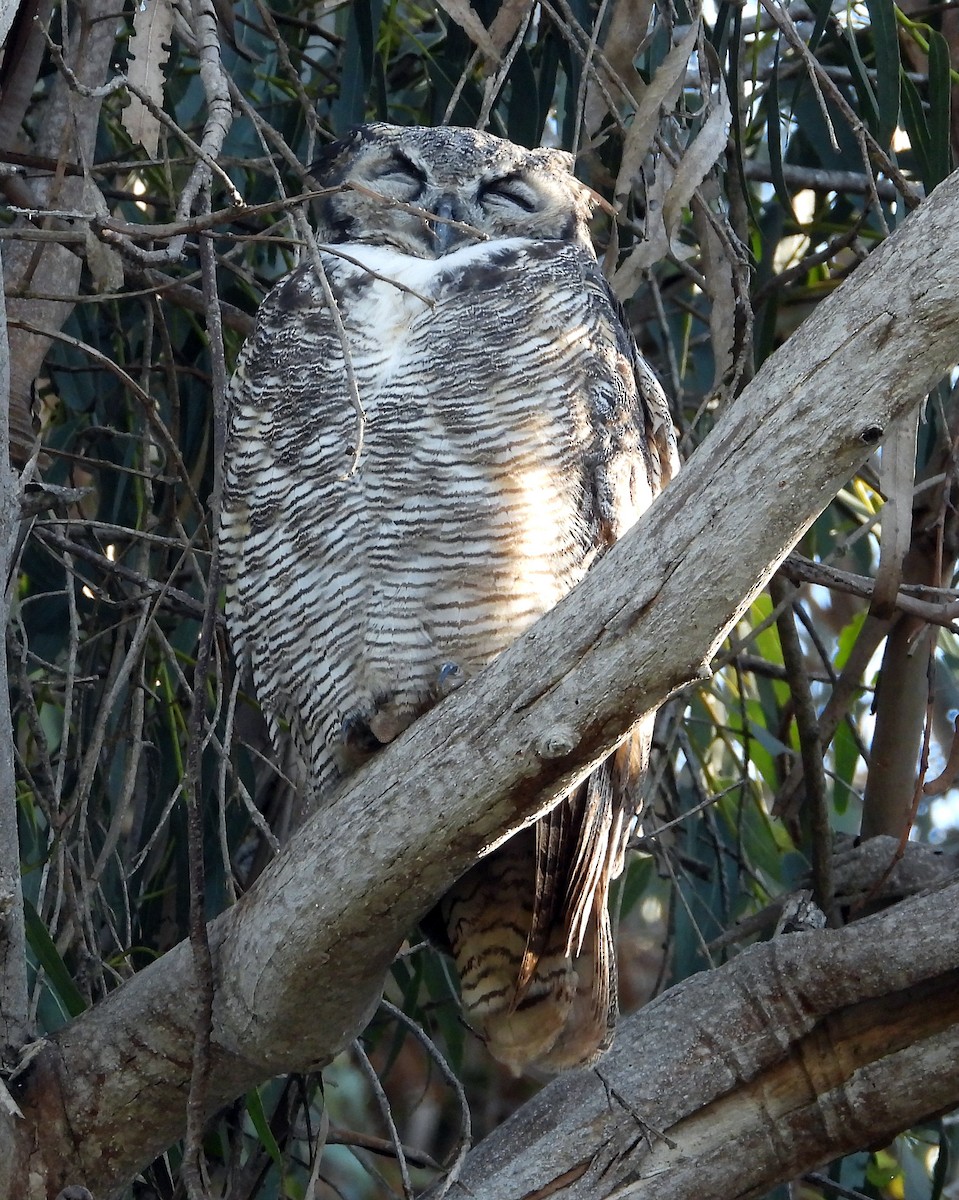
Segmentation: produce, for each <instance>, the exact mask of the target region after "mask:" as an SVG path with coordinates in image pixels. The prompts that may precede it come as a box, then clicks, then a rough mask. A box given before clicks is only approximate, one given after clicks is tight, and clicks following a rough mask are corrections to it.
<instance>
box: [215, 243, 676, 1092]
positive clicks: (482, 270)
mask: <svg viewBox="0 0 959 1200" xmlns="http://www.w3.org/2000/svg"><path fill="white" fill-rule="evenodd" d="M341 248H342V250H343V251H344V252H345V253H346V254H348V255H349V256H350V258H351V259H353V260H355V261H348V260H347V259H346V258H340V257H338V256H337V255H336V254H335V253H332V252H330V253H324V255H323V262H324V266H325V269H326V272H327V277H328V280H329V283H330V286H331V288H332V291H333V294H334V295H335V297H336V300H337V306H338V309H339V314H340V318H341V320H342V323H343V326H344V329H345V333H346V343H347V345H348V347H349V354H350V357H351V361H352V366H353V370H354V373H355V378H356V383H357V388H358V392H359V397H360V401H361V403H362V406H363V410H364V412H365V420H364V427H363V448H362V453H361V454H360V457H359V462H358V464H357V468H356V470H355V471H353V472H351V465H352V463H353V459H354V450H355V447H356V445H357V438H358V433H359V429H358V417H357V413H356V411H355V408H354V404H353V402H352V400H351V396H350V392H349V388H348V386H347V382H346V379H347V375H346V368H345V358H344V346H343V344H342V340H341V337H340V335H339V333H338V332H337V329H336V327H335V324H334V322H333V320H332V319H331V316H330V313H329V311H328V310H327V306H326V304H325V301H324V293H323V289H322V287H321V285H320V283H319V281H318V279H317V278H316V275H315V272H314V269H313V267H312V266H311V265H307V266H304V267H301V268H299V269H298V270H296V271H294V272H293V273H292V274H290V275H289V276H287V278H286V279H285V280H283V281H282V282H281V283H280V284H279V285H278V286H277V287H276V288H275V289H274V290H273V292H272V293H271V294H270V295H269V296H268V297H267V299H266V300H265V302H264V303H263V305H262V307H261V309H260V313H259V315H258V319H257V325H256V330H255V333H254V335H253V337H252V338H251V340H250V341H249V343H248V344H247V346H246V347H245V349H244V352H243V354H242V356H241V360H240V362H239V364H238V367H237V371H236V375H235V377H234V380H233V384H232V390H231V418H230V430H229V435H228V445H227V462H226V472H225V495H224V505H223V516H222V523H221V531H220V539H221V542H220V544H221V556H222V564H223V570H224V573H225V579H226V595H227V619H228V623H229V627H230V631H231V635H232V638H233V643H234V648H235V651H236V654H237V658H238V660H239V661H241V662H242V663H245V664H247V665H248V666H249V668H250V670H251V671H252V676H253V680H254V683H255V686H256V690H257V693H258V696H259V699H260V702H261V704H262V707H263V711H264V713H265V714H266V716H267V720H268V722H269V724H270V728H271V732H272V735H273V737H274V738H275V739H276V740H277V741H278V742H279V741H280V740H281V738H282V736H283V734H282V726H283V725H284V724H285V725H288V726H289V729H290V731H291V733H292V736H293V738H294V741H295V744H296V747H297V749H298V751H299V754H300V755H301V756H302V758H303V760H304V762H305V763H306V765H307V768H308V774H309V776H310V779H311V783H312V792H313V796H312V799H313V801H316V800H321V799H322V797H323V795H324V794H325V793H326V792H328V790H329V789H330V788H331V787H332V786H333V785H334V784H335V782H336V780H337V779H338V778H340V777H342V776H343V775H345V774H346V773H348V772H349V771H350V770H351V769H353V768H354V767H355V766H356V765H357V764H358V763H359V762H361V761H363V759H364V758H365V757H366V756H367V755H368V754H370V753H371V752H372V751H374V750H375V748H376V747H377V746H379V745H382V744H384V743H387V742H389V741H391V740H392V739H393V738H394V737H395V736H396V735H397V734H398V733H399V732H400V731H401V730H402V729H403V728H405V727H406V726H407V725H408V724H409V723H410V722H411V721H412V720H414V719H415V718H416V717H417V716H418V715H419V714H421V713H422V712H423V711H425V710H426V709H427V708H429V707H430V706H431V705H432V704H433V703H435V702H436V701H437V700H438V699H439V698H440V697H441V696H442V695H444V694H445V693H446V692H447V691H449V690H450V688H451V687H453V686H458V685H459V684H461V683H462V682H463V681H465V680H466V679H468V678H470V677H471V676H473V675H475V674H476V673H478V672H479V671H480V670H481V669H482V668H483V667H484V666H485V665H486V664H487V663H489V662H490V660H491V659H492V658H494V657H495V656H496V655H497V654H499V653H500V651H502V650H503V649H504V648H505V647H506V646H508V645H509V644H510V643H511V642H512V641H514V640H515V639H516V638H517V637H518V636H519V635H520V634H521V633H522V632H523V631H524V630H526V629H527V628H528V627H529V626H530V625H531V624H532V622H533V621H535V620H536V619H537V618H538V617H539V616H541V615H542V614H543V613H545V612H546V611H547V610H548V609H550V608H551V607H552V606H553V605H554V604H555V603H556V602H557V601H558V600H559V599H560V598H561V597H562V596H564V595H565V594H566V593H567V592H569V591H570V589H571V588H573V587H574V586H575V585H576V583H577V582H578V581H579V580H580V579H581V578H582V577H583V575H584V574H585V572H586V571H587V570H588V569H589V568H590V566H591V565H592V563H593V562H594V561H595V559H596V557H597V556H598V555H599V554H601V553H602V552H603V550H604V549H605V548H606V547H607V546H608V545H610V544H611V543H612V541H614V540H615V539H616V538H617V537H619V536H621V534H622V533H623V532H624V531H625V530H626V529H628V528H629V526H630V525H632V524H633V522H634V521H635V520H636V518H637V517H638V516H639V515H640V514H641V513H642V512H643V510H644V509H645V508H646V507H647V506H648V504H649V503H650V501H651V499H652V497H653V495H654V494H655V493H656V491H658V490H659V488H660V486H661V484H662V483H663V482H664V481H665V478H668V475H669V473H670V471H671V470H672V469H673V467H674V465H675V446H674V443H673V442H672V441H671V438H672V430H671V426H670V424H669V418H668V410H667V408H666V405H665V400H664V398H663V397H662V393H661V391H660V390H659V388H658V384H656V382H655V380H654V378H653V377H652V375H651V373H650V372H649V370H648V368H647V367H646V365H645V363H644V362H643V361H642V359H640V358H639V357H638V355H637V354H636V352H635V349H634V348H633V347H632V343H631V341H630V339H629V337H628V334H627V333H626V332H625V330H624V328H623V326H622V324H621V322H620V319H619V316H618V313H617V310H616V308H615V304H614V302H613V301H612V300H611V298H610V295H609V292H608V290H607V287H606V284H605V282H604V280H603V278H602V275H601V273H600V271H599V268H598V266H597V264H596V261H595V259H594V258H593V256H592V254H591V252H590V251H588V250H587V249H586V248H585V247H584V246H583V245H582V244H581V243H580V242H578V241H577V242H569V241H565V240H545V241H542V240H530V239H525V238H509V239H500V240H492V241H487V242H483V243H480V244H474V245H468V246H464V247H460V248H458V249H455V250H453V251H452V252H451V253H448V254H446V255H444V256H443V257H440V258H416V257H412V256H410V255H408V254H403V253H399V252H397V251H396V250H394V249H392V248H391V247H389V246H386V245H376V246H371V245H367V244H364V243H359V242H355V243H346V244H344V245H343V246H342V247H341ZM364 268H369V270H366V269H364ZM371 272H375V274H374V273H371ZM397 284H399V285H402V287H400V286H397ZM646 738H647V733H646V731H639V732H638V733H636V734H635V735H633V736H631V737H630V739H628V740H627V742H626V743H624V746H623V747H621V748H620V751H618V752H617V755H616V756H615V757H614V758H612V759H610V760H608V761H607V763H604V764H603V765H602V766H601V767H600V768H598V770H597V772H595V773H594V775H593V777H591V779H590V780H589V781H587V782H586V783H585V784H584V785H582V786H581V788H580V789H578V790H577V792H576V793H574V795H573V796H571V797H570V798H568V799H567V800H566V801H564V802H563V804H562V805H561V806H560V807H559V808H558V809H557V810H555V811H554V813H553V814H550V816H549V817H547V818H544V821H543V822H541V823H540V825H539V826H538V827H536V828H535V829H530V830H527V831H524V832H522V833H521V834H518V835H517V836H516V837H514V838H513V839H511V840H510V841H509V842H508V843H507V844H506V845H505V846H504V847H502V848H501V850H499V851H498V852H496V853H495V854H494V855H493V856H491V857H490V858H488V859H486V860H484V861H483V862H482V863H480V864H478V865H477V866H476V867H475V868H474V869H473V870H472V871H471V872H470V874H469V875H467V876H466V878H465V879H464V880H462V881H461V883H460V884H459V885H458V886H457V888H456V889H454V891H453V892H451V893H450V895H449V896H448V897H447V898H446V899H445V901H444V903H443V905H442V907H441V912H442V915H443V917H444V919H445V920H446V922H447V925H448V930H449V940H450V943H451V945H452V948H453V951H454V954H455V956H456V959H457V964H458V968H459V971H460V974H461V979H462V990H463V1001H464V1007H465V1009H466V1012H467V1016H468V1017H469V1019H470V1021H471V1022H472V1023H473V1025H474V1027H475V1028H476V1029H477V1030H478V1032H479V1033H480V1035H481V1036H482V1037H484V1039H485V1040H486V1041H487V1042H488V1044H489V1046H490V1049H491V1051H492V1052H493V1053H494V1054H495V1055H496V1056H497V1057H499V1058H501V1059H502V1060H503V1061H505V1062H508V1063H509V1064H510V1065H511V1066H513V1067H514V1068H516V1069H517V1070H519V1069H522V1068H523V1066H525V1065H526V1064H527V1063H530V1062H537V1063H539V1064H540V1065H545V1066H546V1067H547V1068H551V1069H559V1068H562V1067H564V1066H569V1065H575V1064H576V1063H579V1062H586V1061H590V1060H591V1059H592V1058H594V1057H595V1056H596V1055H597V1054H598V1053H599V1052H601V1050H602V1049H603V1048H604V1047H605V1045H606V1044H608V1041H609V1036H610V1032H611V1029H612V1023H613V1019H614V1015H615V966H614V959H613V951H612V941H611V935H610V928H609V919H608V917H607V915H606V894H607V890H608V886H609V881H610V879H611V878H612V877H613V876H614V875H615V874H617V873H618V872H619V870H620V868H621V865H622V854H623V846H624V843H625V839H626V837H627V835H628V832H629V827H630V824H631V821H632V818H633V813H634V808H635V787H636V780H637V777H638V774H639V772H640V771H641V769H642V766H643V765H644V761H645V757H646V753H645V743H646Z"/></svg>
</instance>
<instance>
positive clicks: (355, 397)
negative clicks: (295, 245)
mask: <svg viewBox="0 0 959 1200" xmlns="http://www.w3.org/2000/svg"><path fill="white" fill-rule="evenodd" d="M293 220H294V221H295V223H296V230H297V233H299V235H300V236H301V237H302V238H303V241H304V242H305V243H306V246H307V249H308V250H309V254H310V261H311V263H312V264H313V271H314V273H315V275H316V278H317V280H318V281H319V284H320V287H321V288H322V289H323V297H324V299H325V300H326V307H327V310H328V311H329V314H330V319H331V320H332V322H333V326H334V328H335V329H336V334H337V337H338V338H339V341H340V349H341V350H342V351H343V368H344V371H345V373H346V386H347V389H348V391H349V394H350V402H351V404H352V405H353V411H354V412H355V413H356V445H355V446H354V447H353V461H352V462H351V463H350V468H349V470H348V471H347V472H346V475H345V476H344V478H345V479H349V478H351V477H352V476H353V475H355V474H356V470H357V468H358V467H359V465H360V455H361V454H362V453H363V437H364V435H365V433H366V411H365V410H364V408H363V401H362V400H361V399H360V391H359V387H358V386H357V383H356V372H355V370H354V369H353V354H352V352H351V351H350V343H349V339H348V338H347V336H346V329H345V328H344V326H343V318H342V317H341V316H340V309H339V306H338V305H337V303H336V297H335V296H334V295H333V289H332V288H331V287H330V281H329V279H328V278H327V276H326V268H325V267H324V266H323V259H322V258H321V257H320V250H319V247H318V246H317V244H316V238H315V237H314V236H313V230H312V229H310V227H309V225H308V224H307V221H306V216H305V215H304V213H303V210H302V209H297V210H296V211H295V212H294V213H293Z"/></svg>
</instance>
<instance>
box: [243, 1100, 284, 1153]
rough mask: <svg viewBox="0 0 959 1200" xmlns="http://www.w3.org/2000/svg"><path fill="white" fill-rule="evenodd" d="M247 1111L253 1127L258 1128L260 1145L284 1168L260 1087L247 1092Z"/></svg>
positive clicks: (257, 1134) (257, 1133)
mask: <svg viewBox="0 0 959 1200" xmlns="http://www.w3.org/2000/svg"><path fill="white" fill-rule="evenodd" d="M246 1111H247V1113H248V1114H249V1117H250V1120H251V1121H252V1122H253V1128H254V1129H255V1130H256V1136H257V1137H258V1138H259V1139H260V1145H261V1146H262V1147H263V1149H264V1150H265V1151H266V1152H267V1154H269V1156H270V1158H272V1159H273V1161H274V1162H275V1163H276V1165H277V1166H278V1167H279V1168H280V1169H281V1170H282V1168H283V1155H282V1154H281V1153H280V1147H279V1146H278V1145H277V1141H276V1138H275V1137H274V1136H273V1130H272V1129H271V1128H270V1122H269V1121H268V1120H267V1119H266V1112H265V1111H264V1109H263V1099H262V1097H261V1096H260V1091H259V1088H253V1090H252V1091H250V1092H247V1094H246Z"/></svg>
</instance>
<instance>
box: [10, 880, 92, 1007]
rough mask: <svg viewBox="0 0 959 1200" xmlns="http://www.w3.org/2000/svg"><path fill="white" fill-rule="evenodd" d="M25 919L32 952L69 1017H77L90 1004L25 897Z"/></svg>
mask: <svg viewBox="0 0 959 1200" xmlns="http://www.w3.org/2000/svg"><path fill="white" fill-rule="evenodd" d="M23 919H24V926H25V928H26V934H27V941H28V942H29V943H30V949H31V950H32V951H33V953H34V954H35V955H36V956H37V961H38V962H39V963H40V966H41V967H43V969H44V971H46V974H47V980H48V982H49V983H50V985H51V987H52V988H53V990H54V991H55V992H56V994H57V996H58V997H59V1000H60V1003H61V1004H62V1005H63V1007H64V1008H65V1009H66V1011H67V1014H68V1015H69V1016H71V1017H78V1016H79V1015H80V1013H82V1012H83V1010H84V1009H85V1008H86V1006H87V1002H86V1000H84V998H83V996H82V995H81V994H80V990H79V988H78V987H77V985H76V984H75V983H74V982H73V978H72V976H71V975H70V972H69V971H68V970H67V967H66V963H65V962H64V961H63V959H62V958H61V957H60V951H59V950H58V949H57V948H56V945H55V944H54V942H53V939H52V938H51V937H50V934H49V933H48V932H47V927H46V925H44V923H43V922H42V921H41V920H40V914H39V913H38V912H37V910H36V909H35V908H34V907H33V905H32V904H31V903H30V901H29V900H27V899H26V898H24V901H23Z"/></svg>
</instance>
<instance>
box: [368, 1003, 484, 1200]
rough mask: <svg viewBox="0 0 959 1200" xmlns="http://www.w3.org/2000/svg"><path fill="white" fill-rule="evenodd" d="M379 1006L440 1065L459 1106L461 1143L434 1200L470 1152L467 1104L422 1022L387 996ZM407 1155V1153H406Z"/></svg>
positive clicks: (454, 1178) (439, 1197) (439, 1198)
mask: <svg viewBox="0 0 959 1200" xmlns="http://www.w3.org/2000/svg"><path fill="white" fill-rule="evenodd" d="M380 1008H381V1009H382V1010H383V1011H384V1012H385V1013H387V1014H388V1015H389V1016H391V1017H392V1018H393V1019H394V1021H399V1022H400V1024H402V1025H405V1026H406V1028H407V1029H408V1030H409V1031H410V1033H412V1035H413V1037H415V1038H416V1040H417V1041H418V1042H419V1043H420V1045H421V1046H422V1047H423V1048H424V1050H425V1051H426V1053H427V1054H428V1055H429V1056H430V1058H431V1059H432V1060H433V1062H434V1063H435V1064H436V1065H437V1067H439V1069H440V1073H441V1074H442V1076H443V1078H444V1079H445V1080H446V1082H447V1083H448V1084H449V1085H450V1087H451V1088H452V1089H453V1091H454V1092H455V1093H456V1099H457V1102H458V1103H459V1109H460V1144H459V1148H458V1149H457V1151H456V1157H455V1158H454V1159H453V1162H452V1163H451V1164H450V1166H449V1168H448V1170H447V1172H446V1178H445V1179H444V1180H443V1182H442V1184H441V1185H440V1187H439V1190H438V1191H436V1192H435V1193H434V1197H433V1200H443V1197H444V1196H445V1195H446V1193H447V1192H448V1191H449V1189H450V1188H451V1187H452V1186H453V1184H454V1183H455V1182H456V1181H457V1179H458V1178H459V1175H460V1171H461V1170H462V1167H463V1163H464V1162H465V1161H466V1155H467V1154H468V1153H469V1149H470V1146H471V1145H472V1142H473V1128H472V1122H471V1120H470V1106H469V1102H468V1101H467V1099H466V1093H465V1092H464V1091H463V1085H462V1084H461V1083H460V1081H459V1079H458V1078H457V1077H456V1072H455V1071H454V1070H453V1068H452V1067H451V1066H450V1065H449V1063H448V1062H447V1061H446V1059H445V1058H444V1057H443V1055H442V1054H441V1053H440V1050H439V1047H438V1046H437V1045H436V1043H435V1042H434V1041H433V1040H432V1038H431V1037H430V1036H429V1034H428V1033H427V1032H426V1030H425V1029H423V1028H422V1026H420V1025H418V1024H417V1023H416V1022H415V1021H414V1020H413V1018H412V1017H409V1016H407V1015H406V1013H405V1012H403V1010H402V1009H400V1008H397V1007H396V1005H395V1004H391V1003H390V1002H389V1000H386V999H383V1000H380ZM407 1157H409V1155H407Z"/></svg>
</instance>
